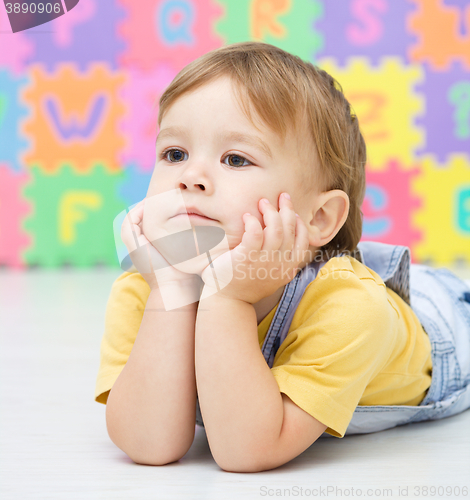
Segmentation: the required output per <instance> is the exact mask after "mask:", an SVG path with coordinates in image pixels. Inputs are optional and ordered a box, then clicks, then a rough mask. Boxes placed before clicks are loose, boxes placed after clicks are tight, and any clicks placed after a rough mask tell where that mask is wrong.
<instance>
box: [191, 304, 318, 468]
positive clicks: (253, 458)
mask: <svg viewBox="0 0 470 500" xmlns="http://www.w3.org/2000/svg"><path fill="white" fill-rule="evenodd" d="M199 304H200V308H199V309H198V313H197V319H196V343H195V349H196V352H195V354H196V356H195V359H196V366H195V367H196V380H197V392H198V397H199V404H200V407H201V414H202V417H203V419H204V428H205V431H206V434H207V438H208V441H209V445H210V448H211V452H212V454H213V456H214V459H215V461H216V462H217V464H218V465H219V466H220V467H221V468H222V469H225V470H228V471H232V472H259V471H263V470H268V469H273V468H275V467H279V466H280V465H283V464H285V463H286V462H288V461H290V460H292V459H293V458H295V457H297V456H298V455H300V454H301V453H302V452H303V451H305V450H306V449H307V448H308V447H309V446H310V445H311V444H312V443H313V442H315V441H316V439H317V438H318V437H320V436H321V434H322V433H323V432H324V431H325V429H326V428H327V426H326V425H324V424H322V423H321V422H319V421H318V420H317V419H315V418H313V417H312V416H311V415H309V414H308V413H307V412H305V411H304V410H302V409H301V408H299V407H298V406H297V405H295V404H294V403H293V402H292V400H291V399H290V398H289V397H288V396H286V395H285V394H281V393H280V392H279V386H278V384H277V382H276V380H275V378H274V376H273V374H272V373H271V370H270V368H269V366H268V365H267V363H266V361H265V359H264V357H263V354H262V352H261V350H260V347H259V341H258V329H257V321H256V312H255V309H254V307H253V306H252V305H251V304H249V303H247V302H244V301H240V300H233V299H228V298H224V297H219V296H217V295H216V294H214V295H212V296H210V297H207V298H205V299H204V300H203V301H201V302H200V303H199Z"/></svg>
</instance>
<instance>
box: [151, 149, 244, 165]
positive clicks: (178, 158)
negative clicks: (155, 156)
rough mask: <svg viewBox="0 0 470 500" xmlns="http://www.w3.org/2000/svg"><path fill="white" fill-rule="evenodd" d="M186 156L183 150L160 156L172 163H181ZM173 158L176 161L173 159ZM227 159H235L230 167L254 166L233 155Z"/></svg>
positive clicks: (171, 150)
mask: <svg viewBox="0 0 470 500" xmlns="http://www.w3.org/2000/svg"><path fill="white" fill-rule="evenodd" d="M185 154H186V153H185V152H184V151H181V149H175V148H173V149H167V150H165V151H163V152H162V153H161V154H160V159H161V160H163V159H164V158H165V159H166V160H167V161H169V162H170V163H180V161H182V160H183V159H184V155H185ZM172 156H173V159H174V160H173V159H172V158H171V157H172ZM225 158H235V161H233V160H232V161H231V162H230V164H229V166H230V167H234V168H240V167H246V166H248V165H251V164H252V163H251V162H250V161H249V160H247V159H246V158H245V157H243V156H240V155H237V154H233V153H232V154H229V155H226V156H225V157H224V160H225ZM244 162H248V164H244Z"/></svg>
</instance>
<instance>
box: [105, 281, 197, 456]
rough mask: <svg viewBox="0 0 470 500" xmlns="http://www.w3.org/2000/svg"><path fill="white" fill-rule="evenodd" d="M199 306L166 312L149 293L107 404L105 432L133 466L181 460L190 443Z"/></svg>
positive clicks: (157, 296) (154, 293)
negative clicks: (106, 431)
mask: <svg viewBox="0 0 470 500" xmlns="http://www.w3.org/2000/svg"><path fill="white" fill-rule="evenodd" d="M196 313H197V303H192V304H189V305H187V306H184V307H181V308H179V309H174V310H170V311H166V310H165V308H164V305H163V301H162V297H161V293H160V290H159V289H158V288H156V289H154V290H152V291H151V293H150V295H149V298H148V301H147V304H146V307H145V312H144V315H143V318H142V323H141V326H140V329H139V332H138V334H137V337H136V340H135V343H134V346H133V348H132V352H131V354H130V356H129V359H128V361H127V363H126V365H125V366H124V368H123V370H122V372H121V373H120V375H119V377H118V378H117V380H116V382H115V383H114V385H113V388H112V390H111V392H110V393H109V396H108V401H107V405H106V425H107V429H108V434H109V437H110V438H111V440H112V441H113V443H114V444H116V446H118V447H119V448H120V449H121V450H123V451H124V452H125V453H126V454H127V455H128V456H129V457H130V458H131V459H132V460H133V461H134V462H136V463H141V464H149V465H163V464H166V463H170V462H174V461H176V460H178V459H180V458H181V457H182V456H184V455H185V453H186V452H187V451H188V450H189V448H190V447H191V444H192V442H193V440H194V432H195V421H196V381H195V371H194V329H195V320H196Z"/></svg>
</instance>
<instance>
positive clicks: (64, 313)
mask: <svg viewBox="0 0 470 500" xmlns="http://www.w3.org/2000/svg"><path fill="white" fill-rule="evenodd" d="M118 274H119V270H113V271H110V270H90V271H77V270H62V271H44V270H33V271H30V272H19V271H7V270H2V271H0V333H1V336H0V339H1V340H0V341H1V346H0V356H1V360H0V405H1V406H0V497H1V498H2V499H16V498H18V499H25V498H34V499H39V498H41V499H42V498H44V499H51V498H60V499H69V498H76V499H85V498H86V499H94V498H99V499H108V498H110V499H121V498H123V499H146V498H152V499H154V498H155V499H170V498H171V499H180V498H181V499H193V498H194V499H196V498H201V499H216V500H219V499H222V498H224V499H229V498H237V499H238V498H243V499H251V498H263V497H266V498H272V497H300V498H304V497H307V498H313V497H316V498H344V497H350V496H354V497H357V496H363V497H373V498H375V497H379V498H380V497H386V498H407V497H410V498H411V497H433V498H461V497H462V498H465V497H468V496H470V492H469V489H470V411H466V412H464V413H463V414H460V415H457V416H454V417H451V418H447V419H443V420H437V421H430V422H423V423H419V424H410V425H407V426H402V427H398V428H395V429H391V430H388V431H383V432H379V433H375V434H369V435H362V436H346V437H344V438H343V439H321V440H319V441H317V442H316V443H314V444H313V445H312V447H311V448H309V449H308V450H307V451H305V452H304V453H303V454H302V455H300V456H299V457H297V458H296V459H295V460H293V461H291V462H289V463H288V464H286V465H284V466H282V467H279V468H277V469H274V470H271V471H267V472H262V473H257V474H236V473H228V472H224V471H222V470H221V469H220V468H219V467H218V466H217V464H216V463H215V462H214V460H213V459H212V456H211V453H210V449H209V447H208V444H207V440H206V436H205V433H204V429H203V428H200V427H197V430H196V437H195V440H194V443H193V446H192V448H191V449H190V451H189V452H188V453H187V455H186V456H185V457H184V458H183V459H181V460H180V461H179V462H175V463H173V464H170V465H166V466H163V467H152V466H143V465H137V464H135V463H134V462H132V460H130V459H129V458H128V457H127V455H125V454H124V453H123V452H122V451H121V450H120V449H118V448H117V447H116V446H115V445H114V444H113V443H112V442H111V441H110V439H109V438H108V435H107V432H106V425H105V406H104V405H101V404H99V403H96V402H95V401H94V399H93V398H94V386H95V380H96V374H97V370H98V364H99V348H100V342H101V336H102V329H103V318H104V310H105V305H106V301H107V298H108V294H109V290H110V286H111V283H112V281H113V280H114V279H115V278H116V277H117V275H118ZM456 274H457V273H456ZM458 275H459V276H460V277H461V278H463V279H466V280H470V270H468V269H466V270H465V269H464V270H459V271H458ZM465 486H466V488H467V490H465V489H462V488H463V487H465ZM426 488H427V489H426ZM438 488H440V489H438ZM358 490H361V491H358ZM465 491H466V493H465Z"/></svg>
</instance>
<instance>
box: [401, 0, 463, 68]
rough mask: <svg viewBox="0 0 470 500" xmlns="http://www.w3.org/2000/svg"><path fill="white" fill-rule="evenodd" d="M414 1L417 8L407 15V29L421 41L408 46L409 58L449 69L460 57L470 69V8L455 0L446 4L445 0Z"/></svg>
mask: <svg viewBox="0 0 470 500" xmlns="http://www.w3.org/2000/svg"><path fill="white" fill-rule="evenodd" d="M412 1H413V2H414V3H415V4H416V6H417V8H416V10H415V12H413V13H412V14H410V16H409V18H408V29H409V30H410V31H412V32H414V33H415V34H416V35H417V38H418V42H417V43H416V44H415V45H412V46H410V48H409V51H408V52H409V58H410V60H411V61H414V62H427V63H429V64H430V65H431V66H432V68H433V69H435V70H438V71H446V70H447V68H448V66H449V64H450V63H451V62H452V60H454V59H458V60H460V61H461V62H462V63H463V64H465V66H466V67H467V69H470V8H469V7H468V6H467V8H465V9H463V8H462V7H461V6H460V5H455V0H454V1H453V2H452V4H453V5H450V3H451V2H450V0H448V1H447V3H446V4H445V3H443V1H442V0H412ZM462 27H464V29H461V28H462ZM462 31H465V34H462Z"/></svg>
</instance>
